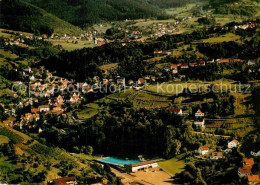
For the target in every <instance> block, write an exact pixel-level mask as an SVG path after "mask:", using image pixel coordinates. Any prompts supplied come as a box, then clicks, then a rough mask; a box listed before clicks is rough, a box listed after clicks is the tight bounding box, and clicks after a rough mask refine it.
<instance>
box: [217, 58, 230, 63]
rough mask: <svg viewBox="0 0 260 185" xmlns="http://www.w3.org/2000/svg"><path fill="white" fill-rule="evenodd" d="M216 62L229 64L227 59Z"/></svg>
mask: <svg viewBox="0 0 260 185" xmlns="http://www.w3.org/2000/svg"><path fill="white" fill-rule="evenodd" d="M217 62H219V63H229V59H220V60H217Z"/></svg>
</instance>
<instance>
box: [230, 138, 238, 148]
mask: <svg viewBox="0 0 260 185" xmlns="http://www.w3.org/2000/svg"><path fill="white" fill-rule="evenodd" d="M238 145H239V142H238V141H237V140H236V139H233V140H232V141H230V142H229V143H228V148H235V147H238Z"/></svg>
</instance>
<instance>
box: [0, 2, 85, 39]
mask: <svg viewBox="0 0 260 185" xmlns="http://www.w3.org/2000/svg"><path fill="white" fill-rule="evenodd" d="M0 18H1V19H0V27H1V28H7V29H12V30H19V31H25V32H31V33H35V34H40V33H52V32H58V33H80V32H82V30H81V29H80V28H78V27H76V26H74V25H72V24H70V23H68V22H66V21H64V20H61V19H60V18H58V17H56V16H54V15H52V14H50V13H48V12H46V11H45V10H43V9H41V8H38V7H36V6H34V5H32V4H30V3H27V2H24V1H21V0H2V1H0Z"/></svg>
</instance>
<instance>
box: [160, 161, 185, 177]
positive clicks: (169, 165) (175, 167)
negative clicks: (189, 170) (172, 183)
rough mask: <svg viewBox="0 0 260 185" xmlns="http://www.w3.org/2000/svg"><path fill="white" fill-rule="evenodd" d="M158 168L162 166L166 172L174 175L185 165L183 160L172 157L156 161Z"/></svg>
mask: <svg viewBox="0 0 260 185" xmlns="http://www.w3.org/2000/svg"><path fill="white" fill-rule="evenodd" d="M158 164H159V166H160V168H162V169H163V170H164V171H165V172H167V173H168V174H170V175H172V176H174V175H175V174H176V173H180V172H182V171H183V168H184V166H185V163H184V161H182V160H179V159H176V158H172V159H169V160H163V161H160V162H158Z"/></svg>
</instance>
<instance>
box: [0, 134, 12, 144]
mask: <svg viewBox="0 0 260 185" xmlns="http://www.w3.org/2000/svg"><path fill="white" fill-rule="evenodd" d="M9 141H10V140H9V138H8V137H6V136H3V135H0V145H1V144H5V143H9Z"/></svg>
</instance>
